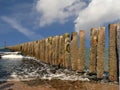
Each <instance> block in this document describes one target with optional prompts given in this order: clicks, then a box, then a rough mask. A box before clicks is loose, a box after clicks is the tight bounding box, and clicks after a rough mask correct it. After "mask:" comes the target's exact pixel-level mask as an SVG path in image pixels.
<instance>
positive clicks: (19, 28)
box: [1, 16, 42, 39]
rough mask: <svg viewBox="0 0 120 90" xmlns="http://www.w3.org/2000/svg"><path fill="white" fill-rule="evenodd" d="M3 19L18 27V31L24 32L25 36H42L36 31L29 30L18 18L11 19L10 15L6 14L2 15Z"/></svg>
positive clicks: (30, 37)
mask: <svg viewBox="0 0 120 90" xmlns="http://www.w3.org/2000/svg"><path fill="white" fill-rule="evenodd" d="M1 19H2V20H3V21H5V22H6V23H8V24H9V25H11V27H12V28H14V29H16V30H17V31H19V32H20V33H22V34H24V35H25V36H27V37H28V38H29V39H38V37H39V38H42V36H40V35H36V34H35V33H34V32H32V31H31V30H28V29H27V28H24V27H23V26H22V25H20V24H19V23H18V22H17V21H16V20H14V19H11V18H9V17H6V16H2V17H1Z"/></svg>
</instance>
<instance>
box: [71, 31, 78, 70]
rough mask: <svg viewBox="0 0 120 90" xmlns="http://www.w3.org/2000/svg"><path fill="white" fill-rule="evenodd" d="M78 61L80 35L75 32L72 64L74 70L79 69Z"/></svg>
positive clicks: (72, 39)
mask: <svg viewBox="0 0 120 90" xmlns="http://www.w3.org/2000/svg"><path fill="white" fill-rule="evenodd" d="M77 61H78V36H77V32H73V33H72V36H71V65H72V70H77Z"/></svg>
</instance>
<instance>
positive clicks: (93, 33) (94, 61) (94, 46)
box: [89, 28, 97, 74]
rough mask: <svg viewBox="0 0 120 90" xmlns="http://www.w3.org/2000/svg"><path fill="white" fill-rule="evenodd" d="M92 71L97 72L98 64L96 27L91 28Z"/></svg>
mask: <svg viewBox="0 0 120 90" xmlns="http://www.w3.org/2000/svg"><path fill="white" fill-rule="evenodd" d="M90 37H91V38H90V39H91V40H90V71H89V72H90V73H92V74H94V73H96V66H97V30H96V29H95V28H92V29H91V34H90Z"/></svg>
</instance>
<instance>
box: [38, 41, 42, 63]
mask: <svg viewBox="0 0 120 90" xmlns="http://www.w3.org/2000/svg"><path fill="white" fill-rule="evenodd" d="M39 43H40V47H39V48H40V56H39V57H40V61H42V40H40V42H39Z"/></svg>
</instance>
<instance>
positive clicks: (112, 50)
mask: <svg viewBox="0 0 120 90" xmlns="http://www.w3.org/2000/svg"><path fill="white" fill-rule="evenodd" d="M118 72H119V71H118V57H117V24H110V25H109V79H110V80H111V81H117V80H118Z"/></svg>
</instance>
